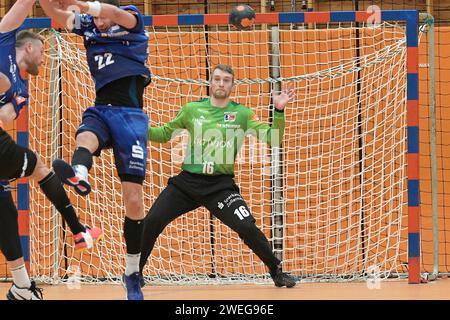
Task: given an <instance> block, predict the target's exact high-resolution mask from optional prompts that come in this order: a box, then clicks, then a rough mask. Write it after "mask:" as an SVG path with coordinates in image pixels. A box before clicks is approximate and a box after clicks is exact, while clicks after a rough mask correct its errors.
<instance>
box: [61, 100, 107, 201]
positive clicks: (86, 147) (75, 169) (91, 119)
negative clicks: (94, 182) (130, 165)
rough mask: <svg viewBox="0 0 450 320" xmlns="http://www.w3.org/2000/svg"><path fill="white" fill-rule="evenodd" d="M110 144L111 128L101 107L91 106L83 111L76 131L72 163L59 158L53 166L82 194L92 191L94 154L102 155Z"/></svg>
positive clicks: (67, 182)
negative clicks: (90, 181)
mask: <svg viewBox="0 0 450 320" xmlns="http://www.w3.org/2000/svg"><path fill="white" fill-rule="evenodd" d="M109 146H110V134H109V129H108V127H107V126H106V125H105V119H104V117H103V113H102V110H101V108H97V107H91V108H88V109H87V110H86V111H85V112H84V113H83V120H82V123H81V124H80V126H79V128H78V130H77V133H76V149H75V151H74V153H73V156H72V162H71V164H68V163H67V162H65V161H63V160H61V159H57V160H55V161H54V162H53V168H54V170H55V172H56V174H57V175H58V176H59V177H60V178H61V180H62V181H63V182H64V183H65V184H68V185H70V186H72V187H74V189H75V191H76V192H77V193H78V194H79V195H82V196H86V195H88V194H89V193H90V192H91V186H90V184H89V181H88V176H89V171H90V170H91V168H92V158H93V156H94V155H95V156H100V153H101V150H102V149H104V148H107V147H109Z"/></svg>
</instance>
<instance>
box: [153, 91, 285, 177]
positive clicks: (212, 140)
mask: <svg viewBox="0 0 450 320" xmlns="http://www.w3.org/2000/svg"><path fill="white" fill-rule="evenodd" d="M284 126H285V120H284V113H283V112H279V111H275V112H274V117H273V125H272V126H269V125H267V124H264V123H260V122H258V121H256V119H255V116H254V113H253V111H252V110H251V109H249V108H247V107H245V106H243V105H240V104H238V103H236V102H233V101H230V102H229V103H228V105H227V106H225V107H223V108H219V107H215V106H213V105H211V102H210V99H209V98H208V99H204V100H200V101H195V102H190V103H187V104H186V105H185V106H184V107H182V108H181V110H180V111H179V112H178V114H177V116H176V117H175V119H173V120H172V121H170V122H168V123H167V124H165V125H163V126H161V127H156V128H151V127H150V128H149V130H148V138H149V140H151V141H156V142H162V143H164V142H167V141H169V140H170V139H171V138H172V137H173V136H175V135H177V134H178V133H179V132H178V131H179V130H183V129H186V130H188V132H189V138H190V139H189V143H188V147H187V152H186V157H185V158H184V161H183V166H182V169H183V170H185V171H188V172H191V173H197V174H205V175H221V174H226V175H234V163H235V160H236V156H237V154H238V152H239V149H240V147H241V146H242V143H243V142H244V138H245V136H246V135H253V136H255V137H257V138H258V139H260V140H262V141H264V142H266V143H268V144H270V145H272V146H280V145H281V142H282V140H283V132H284Z"/></svg>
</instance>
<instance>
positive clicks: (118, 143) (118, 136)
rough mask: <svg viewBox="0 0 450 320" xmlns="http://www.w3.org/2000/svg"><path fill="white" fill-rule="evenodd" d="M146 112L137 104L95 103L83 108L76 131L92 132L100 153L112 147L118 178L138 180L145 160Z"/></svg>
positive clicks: (143, 168) (142, 177) (144, 166)
mask: <svg viewBox="0 0 450 320" xmlns="http://www.w3.org/2000/svg"><path fill="white" fill-rule="evenodd" d="M148 120H149V119H148V116H147V115H146V114H145V113H144V111H142V109H139V108H128V107H115V106H114V107H111V106H95V107H90V108H88V109H86V111H84V113H83V120H82V122H81V125H80V126H79V128H78V130H77V133H76V134H77V135H78V134H80V133H82V132H85V131H89V132H92V133H94V134H95V135H96V136H97V138H98V142H99V147H98V149H97V151H96V152H95V153H94V155H95V156H100V153H101V151H102V150H103V149H109V148H112V149H113V152H114V160H115V163H116V169H117V173H118V175H119V177H120V178H121V180H122V181H124V180H125V181H131V182H137V183H142V181H144V177H145V169H146V163H147V134H148V133H147V131H148Z"/></svg>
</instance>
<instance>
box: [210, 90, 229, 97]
mask: <svg viewBox="0 0 450 320" xmlns="http://www.w3.org/2000/svg"><path fill="white" fill-rule="evenodd" d="M229 96H230V92H227V91H226V90H224V89H217V90H216V91H214V92H213V97H214V98H216V99H227V98H228V97H229Z"/></svg>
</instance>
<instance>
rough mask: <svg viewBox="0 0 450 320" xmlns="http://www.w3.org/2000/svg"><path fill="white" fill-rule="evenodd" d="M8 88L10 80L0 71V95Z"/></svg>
mask: <svg viewBox="0 0 450 320" xmlns="http://www.w3.org/2000/svg"><path fill="white" fill-rule="evenodd" d="M9 88H11V82H10V81H9V79H8V77H7V76H6V75H5V74H4V73H1V72H0V95H2V94H3V93H5V92H6V91H7V90H8V89H9Z"/></svg>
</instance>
